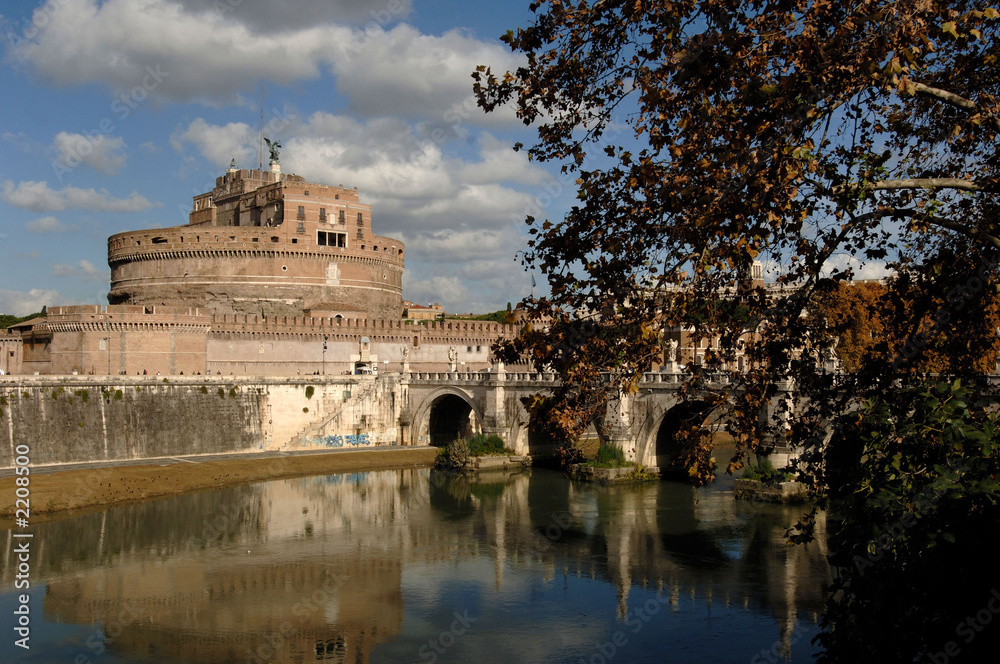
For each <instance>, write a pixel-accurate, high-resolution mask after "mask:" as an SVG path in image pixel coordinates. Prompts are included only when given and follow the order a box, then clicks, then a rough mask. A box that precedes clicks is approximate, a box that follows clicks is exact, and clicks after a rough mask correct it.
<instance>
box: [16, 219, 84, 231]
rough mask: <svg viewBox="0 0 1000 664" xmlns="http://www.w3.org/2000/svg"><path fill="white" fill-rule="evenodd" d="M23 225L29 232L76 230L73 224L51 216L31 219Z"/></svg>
mask: <svg viewBox="0 0 1000 664" xmlns="http://www.w3.org/2000/svg"><path fill="white" fill-rule="evenodd" d="M24 227H25V228H26V229H28V232H30V233H66V232H69V231H74V230H76V228H74V227H73V226H68V225H66V224H64V223H63V222H61V221H59V220H58V219H56V218H55V217H51V216H49V217H39V218H38V219H32V220H31V221H29V222H28V223H26V224H25V225H24Z"/></svg>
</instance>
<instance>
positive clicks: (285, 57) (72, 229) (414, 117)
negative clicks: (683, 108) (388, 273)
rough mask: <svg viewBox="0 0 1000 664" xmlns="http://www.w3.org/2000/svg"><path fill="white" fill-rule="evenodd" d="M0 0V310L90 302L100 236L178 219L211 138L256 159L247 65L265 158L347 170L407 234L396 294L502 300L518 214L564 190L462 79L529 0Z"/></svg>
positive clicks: (219, 146)
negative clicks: (270, 153) (0, 53)
mask: <svg viewBox="0 0 1000 664" xmlns="http://www.w3.org/2000/svg"><path fill="white" fill-rule="evenodd" d="M0 7H2V9H0V12H2V26H0V27H2V36H3V50H4V59H3V62H2V66H0V86H2V90H3V91H4V103H3V104H2V105H0V156H2V159H0V313H15V314H26V313H30V312H32V311H36V310H38V309H39V308H40V307H41V306H42V305H43V304H44V305H54V304H75V303H106V301H107V300H106V295H107V288H108V284H107V281H108V277H109V270H108V267H107V244H106V240H107V237H108V236H109V235H111V234H113V233H118V232H121V231H125V230H130V229H140V228H158V227H166V226H178V225H181V224H184V223H186V222H187V211H188V210H189V209H190V206H191V197H192V196H193V195H195V194H197V193H201V192H204V191H207V190H209V189H210V188H211V187H212V186H213V185H214V179H215V177H216V176H218V175H220V174H221V173H222V172H223V171H224V169H225V166H226V165H227V164H228V163H229V160H230V159H232V158H234V157H235V158H236V161H237V164H238V165H239V166H241V167H244V168H251V167H254V168H255V167H257V164H258V151H257V145H258V123H259V112H260V111H259V107H258V104H259V94H260V92H259V85H260V80H261V79H263V81H264V124H265V131H264V133H265V135H267V136H268V137H269V138H272V139H278V140H280V141H281V143H282V144H283V149H282V153H281V162H282V170H283V171H284V172H286V173H297V174H299V175H303V176H305V177H306V179H307V180H310V181H315V182H324V183H328V184H334V185H339V184H343V185H344V186H348V187H353V186H357V187H358V188H359V190H360V194H361V197H362V200H364V201H366V202H369V203H371V204H372V205H373V208H374V209H373V227H374V229H375V231H376V232H377V233H379V234H382V235H389V236H392V237H397V238H400V239H402V240H403V241H404V242H405V243H406V245H407V265H406V274H405V277H404V283H403V296H404V297H405V298H407V299H411V300H414V301H416V302H421V303H427V302H441V303H442V304H444V305H445V306H446V307H447V309H448V310H449V311H455V312H462V311H477V312H484V311H491V310H495V309H499V308H502V307H504V306H505V305H506V303H507V302H508V301H514V302H516V301H517V300H519V299H520V298H521V297H523V296H525V295H526V294H527V293H528V289H529V288H530V277H529V276H528V275H527V274H526V273H524V272H523V269H522V267H521V266H520V263H519V262H518V261H517V259H516V254H517V252H518V250H520V249H523V248H524V239H525V235H524V227H523V224H522V223H521V221H520V220H523V218H524V216H525V215H526V214H533V215H534V216H542V217H544V216H561V213H560V211H559V210H560V209H561V207H563V206H566V205H568V202H569V201H570V200H572V192H571V190H570V189H571V183H568V182H565V181H563V180H561V179H559V177H558V176H557V175H553V173H554V171H552V169H548V168H543V167H540V166H539V165H537V164H534V163H529V162H528V161H527V159H526V157H525V155H524V153H515V152H513V151H512V150H511V148H510V146H511V145H512V144H513V143H514V142H515V141H518V140H520V141H523V142H525V143H530V142H531V140H532V137H533V132H532V131H531V130H529V129H526V128H524V127H523V125H521V124H520V123H519V122H518V121H517V120H516V118H515V117H514V115H513V113H512V112H509V111H508V112H503V113H495V114H491V115H489V116H487V115H485V114H483V113H482V111H481V110H480V109H478V108H477V107H476V106H475V102H474V100H473V98H472V79H471V77H470V74H471V72H472V70H473V69H474V68H475V66H476V65H479V64H487V65H491V66H492V67H493V68H494V70H501V71H503V70H506V69H510V68H513V67H515V66H516V65H517V64H518V61H517V60H516V59H515V57H514V56H513V55H512V54H511V53H510V52H509V51H508V50H507V49H506V48H505V47H504V46H503V45H502V44H501V43H500V42H499V40H498V37H499V35H501V34H503V33H504V32H505V31H507V30H508V29H513V28H515V27H517V26H524V25H526V24H527V23H528V22H529V21H530V17H531V15H530V12H529V11H528V2H527V0H510V1H504V0H500V1H494V2H478V1H477V2H461V1H458V0H370V1H369V0H290V1H286V2H274V1H273V0H48V2H44V3H40V2H38V1H37V0H35V1H28V0H5V2H4V3H3V4H2V5H0ZM265 161H266V154H265ZM536 278H537V277H536ZM537 280H538V282H539V283H541V282H542V279H540V278H537Z"/></svg>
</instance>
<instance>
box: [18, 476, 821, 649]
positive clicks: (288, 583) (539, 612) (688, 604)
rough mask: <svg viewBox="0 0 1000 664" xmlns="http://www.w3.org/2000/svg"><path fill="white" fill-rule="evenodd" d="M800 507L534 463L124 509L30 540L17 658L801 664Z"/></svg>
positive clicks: (814, 594) (267, 489) (813, 562)
mask: <svg viewBox="0 0 1000 664" xmlns="http://www.w3.org/2000/svg"><path fill="white" fill-rule="evenodd" d="M801 513H802V510H801V509H795V508H784V507H779V506H770V505H764V506H761V505H748V504H735V503H734V501H733V500H732V497H731V493H730V492H729V491H728V485H727V484H726V483H720V484H717V485H714V486H710V487H707V488H703V489H698V490H695V489H692V488H690V487H687V486H684V485H680V484H673V483H669V482H663V483H654V484H649V485H644V486H639V487H624V488H623V487H618V488H607V487H600V486H594V485H590V484H582V483H575V482H570V481H568V480H566V479H565V478H563V477H562V476H561V475H558V474H556V473H553V472H549V471H539V470H535V471H533V472H532V471H520V472H512V473H507V472H494V473H482V474H480V475H478V476H476V477H472V478H469V477H464V476H450V475H443V474H439V473H436V472H432V471H428V470H406V471H384V472H374V473H358V474H342V475H331V476H325V477H311V478H302V479H294V480H283V481H275V482H269V483H265V484H257V485H250V486H243V487H235V488H229V489H223V490H219V491H213V492H205V493H200V494H194V495H186V496H179V497H175V498H171V499H166V500H160V501H155V502H148V503H143V504H139V505H132V506H127V507H121V508H116V509H111V510H108V511H106V512H98V513H92V514H87V515H82V516H78V517H74V518H68V519H65V520H62V521H58V522H54V523H48V524H40V525H38V526H35V527H33V528H32V531H33V532H34V540H33V541H34V547H35V548H34V549H33V553H32V556H33V558H32V587H33V589H36V588H39V587H42V586H44V593H42V592H38V591H36V592H35V593H34V594H33V599H32V601H33V602H34V604H33V612H34V613H33V619H34V621H35V622H34V623H33V624H34V625H35V631H34V632H33V641H32V650H31V654H32V655H33V656H34V657H37V658H39V659H31V658H25V659H24V660H23V661H50V660H62V661H74V659H76V661H80V662H91V661H92V662H126V661H127V662H136V661H141V662H248V661H249V662H254V661H260V662H369V661H373V662H380V661H385V662H395V661H427V662H431V661H440V662H449V661H461V662H476V661H524V662H541V661H553V662H574V663H575V662H579V661H581V660H582V661H585V662H591V661H602V658H603V659H605V660H606V659H610V658H611V657H614V656H616V655H617V654H618V653H621V654H622V659H621V661H656V662H660V661H695V660H697V661H699V662H707V661H719V662H732V661H747V662H749V661H751V660H752V659H753V657H754V656H756V655H758V654H760V652H761V651H762V650H764V651H767V652H768V653H769V654H768V656H766V657H764V658H763V659H758V660H757V661H778V657H784V658H791V659H792V660H793V661H799V662H806V661H810V653H811V651H810V645H809V638H810V637H811V636H812V635H813V634H815V632H816V627H815V620H816V615H817V614H818V613H819V611H820V610H821V609H822V599H823V597H822V586H823V584H824V583H826V582H827V581H828V575H829V571H828V568H827V566H826V562H825V558H824V554H825V551H824V550H823V549H822V546H821V544H819V543H815V544H813V545H810V546H809V547H789V546H786V545H785V544H784V530H785V528H787V527H788V526H789V525H791V524H793V523H794V522H795V520H796V519H797V518H798V517H799V516H800V515H801ZM6 537H7V545H8V546H7V549H6V551H7V553H6V554H5V555H6V559H5V561H4V566H3V570H2V573H0V589H2V594H0V609H2V610H4V611H5V612H6V610H7V607H8V606H13V602H14V599H13V597H14V591H13V581H14V579H13V573H14V565H13V564H12V562H11V561H10V560H9V557H10V551H11V547H12V543H11V539H10V535H9V533H8V534H7V535H6ZM820 540H822V537H821V538H820ZM7 615H10V614H9V613H7ZM8 645H9V643H5V644H3V645H2V646H0V647H2V648H4V649H6V648H8ZM770 653H774V654H773V655H771V654H770ZM13 654H14V655H19V653H13ZM23 654H27V653H23ZM5 661H7V660H6V659H5Z"/></svg>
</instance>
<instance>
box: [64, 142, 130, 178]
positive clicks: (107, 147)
mask: <svg viewBox="0 0 1000 664" xmlns="http://www.w3.org/2000/svg"><path fill="white" fill-rule="evenodd" d="M52 147H53V149H54V150H55V153H56V158H55V161H56V164H54V166H55V165H58V167H59V168H61V169H65V170H72V169H74V168H76V167H77V166H79V165H80V164H81V163H83V164H87V165H88V166H90V167H91V168H93V169H94V170H96V171H100V172H101V173H104V174H105V175H114V174H115V173H117V172H118V171H120V170H121V169H122V168H123V167H124V166H125V159H126V156H125V153H124V152H123V151H124V150H125V140H124V139H123V138H121V137H120V136H108V135H106V134H96V135H95V136H84V135H83V134H71V133H69V132H65V131H61V132H59V133H58V134H56V137H55V140H54V141H53V144H52Z"/></svg>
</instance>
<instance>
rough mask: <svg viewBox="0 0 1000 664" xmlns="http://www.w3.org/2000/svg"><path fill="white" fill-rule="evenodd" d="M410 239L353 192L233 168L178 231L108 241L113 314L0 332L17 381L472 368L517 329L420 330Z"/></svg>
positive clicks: (465, 324) (54, 314)
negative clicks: (406, 290) (409, 266)
mask: <svg viewBox="0 0 1000 664" xmlns="http://www.w3.org/2000/svg"><path fill="white" fill-rule="evenodd" d="M403 260H404V248H403V243H402V242H400V241H399V240H396V239H393V238H389V237H382V236H379V235H376V234H375V232H374V230H373V228H372V209H371V205H368V204H366V203H362V202H361V200H360V199H359V196H358V190H357V188H354V189H347V188H344V187H343V186H337V187H334V186H329V185H325V184H316V183H311V182H306V181H305V179H304V178H303V177H301V176H298V175H291V174H284V173H282V172H281V168H280V165H279V164H278V160H277V154H276V152H274V153H272V160H271V168H270V170H245V169H239V168H237V167H236V165H235V164H231V165H230V167H229V169H228V170H227V171H226V173H225V174H224V175H222V176H221V177H218V178H217V179H216V186H215V188H214V189H213V190H212V191H209V192H206V193H204V194H200V195H198V196H195V197H194V202H193V207H192V210H191V212H190V215H189V221H188V223H187V224H186V225H184V226H177V227H172V228H162V229H153V230H142V231H131V232H126V233H118V234H116V235H113V236H111V237H110V238H109V239H108V264H109V265H110V267H111V290H110V293H109V294H108V301H109V302H110V304H109V305H77V306H53V307H49V308H48V310H47V315H46V316H45V317H44V318H37V319H33V320H31V321H27V322H25V323H22V324H20V325H17V326H12V327H11V328H10V329H9V330H7V331H3V330H0V344H2V346H3V348H2V350H3V353H2V357H3V365H2V366H0V368H3V369H4V370H5V371H6V372H7V373H11V374H33V373H39V374H69V373H78V374H129V375H135V374H137V373H138V374H143V373H149V374H155V373H159V374H162V375H176V374H181V373H184V374H187V375H192V374H204V373H210V374H220V373H221V374H224V375H228V374H234V375H262V376H267V375H276V376H281V375H309V374H317V373H319V374H343V373H356V372H377V371H379V370H380V369H381V370H383V371H385V370H389V371H400V370H407V369H409V367H410V365H412V370H413V371H456V370H460V371H466V370H476V369H481V368H484V367H486V366H488V365H489V347H490V345H491V344H492V343H493V342H494V341H495V340H496V339H497V338H498V337H500V336H502V335H510V334H512V333H513V328H511V327H510V326H506V325H500V324H497V323H490V322H480V321H435V322H429V323H427V324H414V323H413V321H409V320H404V319H403V317H402V315H403V298H402V293H403Z"/></svg>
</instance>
